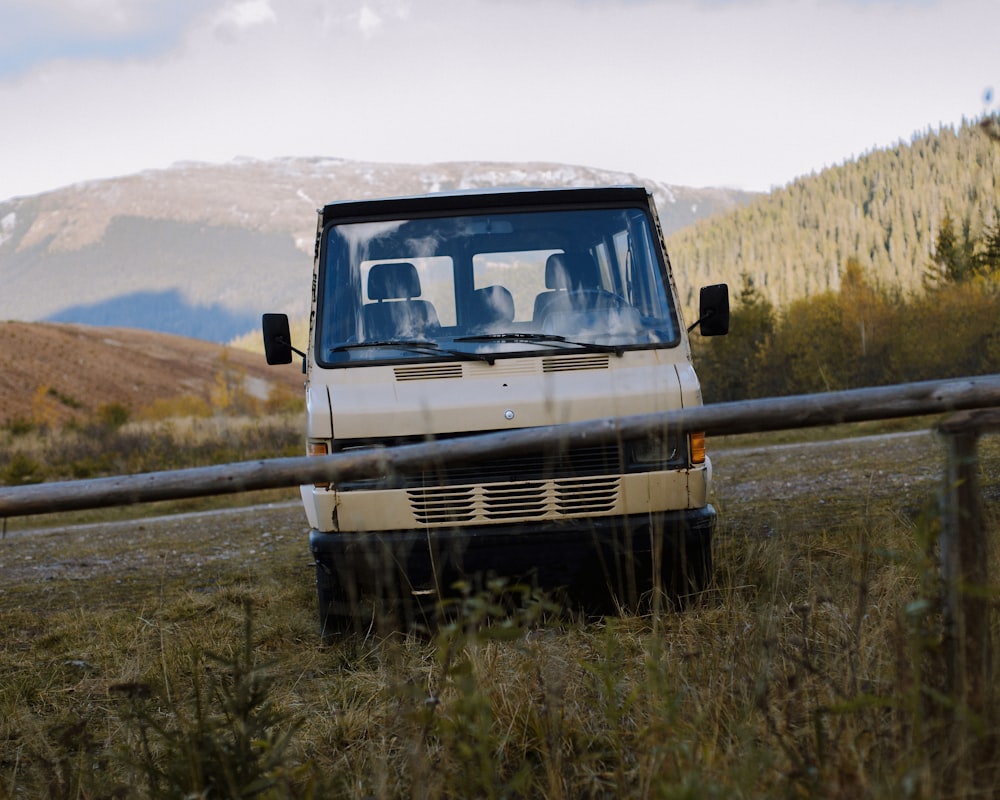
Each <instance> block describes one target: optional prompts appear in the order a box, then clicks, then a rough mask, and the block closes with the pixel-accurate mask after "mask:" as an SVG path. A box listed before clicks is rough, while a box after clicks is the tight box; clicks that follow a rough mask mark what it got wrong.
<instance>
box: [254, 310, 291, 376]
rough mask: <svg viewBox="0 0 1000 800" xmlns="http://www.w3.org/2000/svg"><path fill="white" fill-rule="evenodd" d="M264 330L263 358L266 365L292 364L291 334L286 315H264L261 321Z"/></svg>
mask: <svg viewBox="0 0 1000 800" xmlns="http://www.w3.org/2000/svg"><path fill="white" fill-rule="evenodd" d="M261 324H262V327H263V329H264V357H265V358H266V359H267V363H268V364H291V363H292V334H291V331H290V330H289V328H288V315H287V314H265V315H264V317H263V319H262V322H261Z"/></svg>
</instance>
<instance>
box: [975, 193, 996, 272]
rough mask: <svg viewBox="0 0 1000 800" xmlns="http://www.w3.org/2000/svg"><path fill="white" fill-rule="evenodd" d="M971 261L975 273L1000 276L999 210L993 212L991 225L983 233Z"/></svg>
mask: <svg viewBox="0 0 1000 800" xmlns="http://www.w3.org/2000/svg"><path fill="white" fill-rule="evenodd" d="M972 261H973V266H974V269H975V272H976V273H978V274H980V275H984V276H990V275H1000V208H998V209H995V210H994V212H993V224H992V225H991V226H989V227H987V228H986V229H985V230H984V231H983V237H982V239H981V240H980V242H979V247H978V248H977V249H976V252H975V255H974V256H973V258H972Z"/></svg>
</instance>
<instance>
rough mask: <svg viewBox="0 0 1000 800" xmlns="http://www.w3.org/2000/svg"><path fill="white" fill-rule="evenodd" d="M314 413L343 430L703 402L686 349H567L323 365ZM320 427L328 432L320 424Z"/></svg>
mask: <svg viewBox="0 0 1000 800" xmlns="http://www.w3.org/2000/svg"><path fill="white" fill-rule="evenodd" d="M309 400H310V406H311V409H310V411H311V413H310V416H311V417H313V418H315V412H317V411H319V408H318V406H320V405H321V404H323V403H324V401H325V402H326V403H328V404H329V408H330V410H331V414H330V416H329V419H330V420H331V423H332V434H333V437H334V438H336V439H341V440H346V439H370V438H379V439H382V438H393V437H404V436H435V435H446V434H452V433H472V432H478V431H495V430H513V429H517V428H527V427H537V426H542V425H555V424H562V423H567V422H576V421H580V420H586V419H598V418H603V417H611V416H627V415H631V414H644V413H650V412H656V411H664V410H667V409H674V408H681V407H684V406H692V405H700V403H701V393H700V390H699V388H698V381H697V378H696V376H695V374H694V370H693V368H692V367H691V364H690V362H689V361H688V360H687V359H686V358H684V356H683V354H682V353H681V351H680V350H679V349H675V350H639V351H626V352H625V353H624V354H623V355H622V356H621V357H618V356H615V355H613V354H608V353H599V354H594V353H580V354H560V355H558V356H539V357H527V358H524V357H522V358H514V359H498V360H497V361H496V362H495V363H494V364H492V365H489V364H486V363H483V362H472V361H464V362H436V363H419V364H413V365H408V364H407V365H395V366H380V367H365V368H355V369H336V370H323V371H319V370H317V371H315V372H313V381H312V383H311V385H310V387H309ZM317 432H318V431H317Z"/></svg>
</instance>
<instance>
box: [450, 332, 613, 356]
mask: <svg viewBox="0 0 1000 800" xmlns="http://www.w3.org/2000/svg"><path fill="white" fill-rule="evenodd" d="M454 341H456V342H538V343H544V342H553V343H555V344H565V345H569V346H570V347H580V348H583V349H584V350H592V351H594V352H596V353H614V354H615V355H616V356H621V354H622V353H624V352H625V348H624V347H622V346H621V345H616V344H597V343H595V342H575V341H573V340H572V339H567V338H566V337H565V336H558V335H557V334H554V333H528V332H526V331H508V332H507V333H480V334H477V335H475V336H459V337H458V338H457V339H455V340H454Z"/></svg>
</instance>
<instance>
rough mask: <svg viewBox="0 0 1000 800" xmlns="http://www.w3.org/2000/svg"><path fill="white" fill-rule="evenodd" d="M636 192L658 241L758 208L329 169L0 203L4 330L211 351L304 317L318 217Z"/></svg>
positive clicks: (698, 193)
mask: <svg viewBox="0 0 1000 800" xmlns="http://www.w3.org/2000/svg"><path fill="white" fill-rule="evenodd" d="M623 183H629V184H641V185H645V186H646V187H648V188H649V190H650V191H651V192H653V194H654V196H655V197H656V200H657V206H658V209H659V212H660V215H661V222H662V225H663V227H664V231H665V232H666V233H670V232H674V231H678V230H680V229H682V228H684V227H685V226H689V225H691V224H692V223H694V222H696V221H697V220H699V219H702V218H705V217H709V216H712V215H714V214H718V213H720V212H723V211H726V210H729V209H735V208H738V207H740V206H743V205H745V204H746V203H748V202H750V201H751V200H752V199H753V198H754V195H753V194H751V193H747V192H740V191H736V190H728V189H711V188H709V189H692V188H685V187H678V186H669V185H667V184H663V183H658V182H655V181H649V180H643V179H641V178H639V177H637V176H635V175H631V174H626V173H620V172H608V171H604V170H599V169H592V168H588V167H578V166H568V165H562V164H548V163H536V164H504V163H444V164H429V165H401V164H375V163H364V162H355V161H346V160H340V159H332V158H311V159H303V158H285V159H276V160H270V161H256V160H241V161H236V162H233V163H229V164H223V165H212V164H181V165H177V166H174V167H171V168H168V169H164V170H153V171H148V172H142V173H139V174H136V175H129V176H125V177H120V178H113V179H107V180H99V181H90V182H86V183H80V184H75V185H72V186H68V187H66V188H63V189H59V190H56V191H53V192H47V193H45V194H40V195H34V196H31V197H21V198H14V199H11V200H7V201H5V202H0V286H2V287H3V289H2V293H0V319H16V320H25V321H34V320H49V321H61V322H80V323H88V324H92V325H109V326H124V327H133V328H145V329H150V330H156V331H163V332H168V333H174V334H180V335H183V336H190V337H195V338H200V339H206V340H209V341H215V342H226V341H230V340H232V339H233V338H234V337H236V336H238V335H240V334H243V333H246V332H247V331H248V330H253V329H256V328H257V327H258V325H259V320H260V314H261V312H263V311H285V312H288V313H289V314H291V315H293V316H305V315H306V314H307V313H308V303H309V286H310V282H311V274H312V251H313V243H314V238H315V224H316V213H315V212H316V209H317V208H319V207H321V206H322V205H324V204H326V203H329V202H333V201H336V200H345V199H352V198H364V197H379V196H391V195H407V194H421V193H424V192H437V191H449V190H458V189H467V188H478V187H489V186H514V185H519V186H531V187H555V186H594V185H603V184H623Z"/></svg>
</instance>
